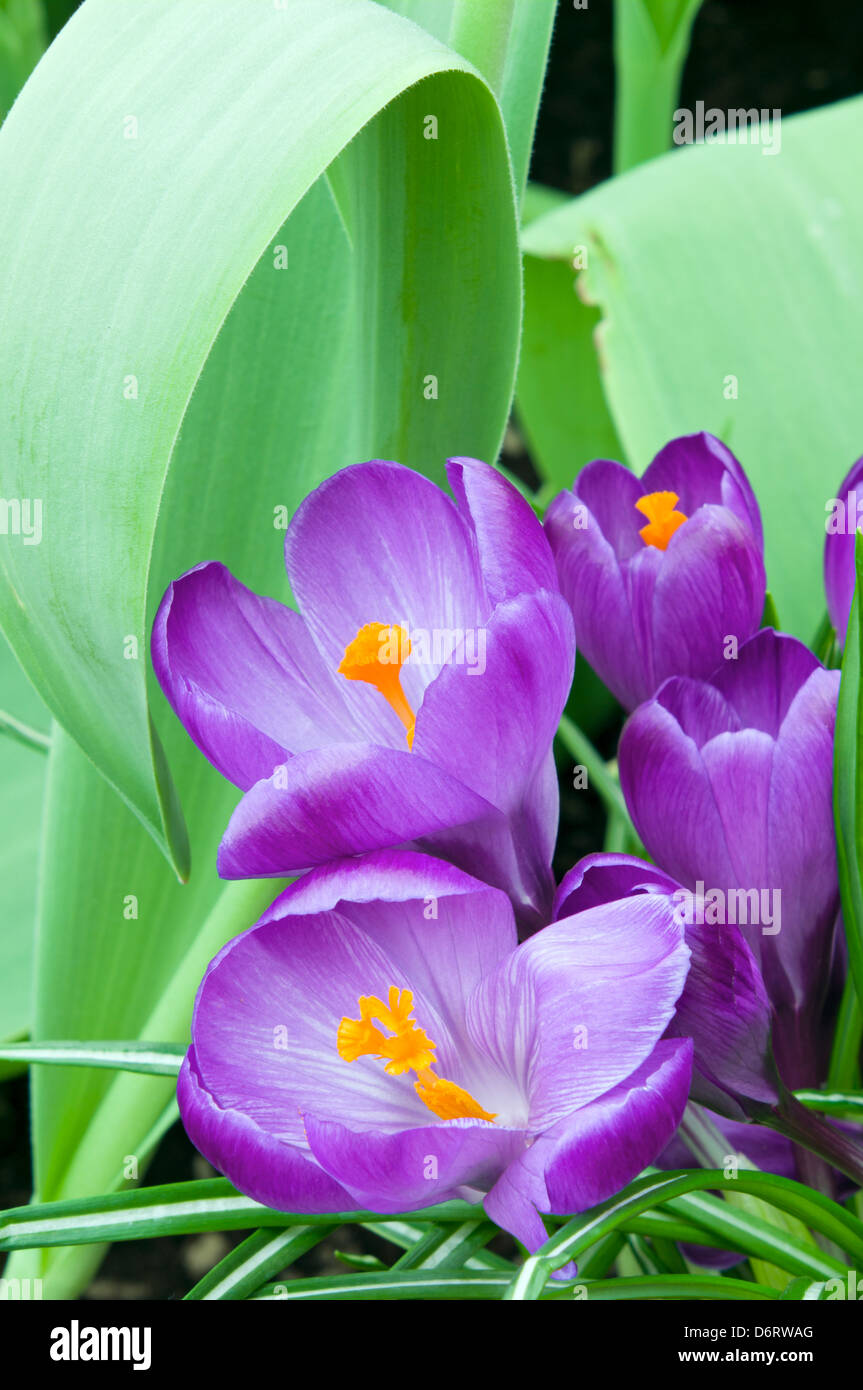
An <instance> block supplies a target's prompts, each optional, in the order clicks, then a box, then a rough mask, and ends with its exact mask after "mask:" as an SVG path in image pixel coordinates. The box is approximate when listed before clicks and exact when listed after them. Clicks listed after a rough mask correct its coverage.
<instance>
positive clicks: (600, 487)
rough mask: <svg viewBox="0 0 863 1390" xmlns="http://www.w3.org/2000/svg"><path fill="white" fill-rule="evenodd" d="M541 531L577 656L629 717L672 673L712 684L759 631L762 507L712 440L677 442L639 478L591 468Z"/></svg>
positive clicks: (602, 464)
mask: <svg viewBox="0 0 863 1390" xmlns="http://www.w3.org/2000/svg"><path fill="white" fill-rule="evenodd" d="M545 528H546V534H547V536H548V538H549V541H550V542H551V547H552V550H553V551H554V556H555V560H556V562H557V571H558V577H559V581H560V587H561V591H562V592H563V595H564V597H565V598H566V599H567V601H568V603H569V605H570V608H571V609H572V613H573V616H574V618H575V627H576V633H577V634H578V642H579V647H580V649H581V652H582V654H583V655H584V656H585V657H586V659H587V660H588V661H589V662H590V664H591V666H593V668H594V670H595V671H596V672H597V674H598V675H599V676H600V677H601V678H602V680H603V681H605V683H606V685H607V686H608V687H609V689H610V690H611V691H613V693H614V694H615V695H616V696H617V698H618V699H619V700H620V702H621V704H623V705H624V706H625V708H626V709H630V710H631V709H634V708H635V706H636V705H638V704H640V703H641V701H642V700H646V699H649V697H650V696H651V695H653V694H654V693H655V692H656V690H657V689H658V688H659V686H660V685H661V684H662V682H663V681H664V680H666V679H667V678H668V677H669V676H677V675H681V676H708V675H709V674H710V673H711V671H713V670H714V669H715V667H716V666H717V664H718V663H719V662H720V661H721V660H722V658H723V655H724V654H725V652H726V651H727V650H728V649H729V646H730V645H731V644H730V643H729V638H731V639H733V645H734V646H736V647H739V646H740V645H741V644H742V643H743V642H745V641H746V639H747V638H748V637H751V635H752V634H753V633H754V632H755V631H756V630H757V628H758V624H759V622H760V621H761V614H762V612H763V609H764V595H765V574H764V559H763V549H764V542H763V535H762V530H761V517H760V514H759V511H758V503H757V502H756V500H755V496H754V494H753V492H752V489H751V487H750V486H749V483H748V481H747V479H746V475H745V473H744V472H743V469H742V468H741V466H740V464H739V463H738V461H737V459H736V458H735V457H734V455H733V454H732V453H731V452H730V451H729V450H728V449H726V447H725V445H724V444H722V443H721V441H720V440H718V439H716V438H714V436H713V435H711V434H692V435H686V436H684V437H682V438H680V439H673V440H672V441H671V443H669V444H667V445H666V446H665V448H664V449H662V450H660V452H659V453H658V454H657V455H656V458H655V459H654V460H653V462H652V463H651V464H650V467H649V468H648V469H647V471H646V473H645V474H644V476H643V477H642V478H640V479H639V478H636V477H635V475H634V474H633V473H631V472H630V471H629V469H628V468H624V467H623V465H622V464H619V463H613V462H611V461H610V460H608V459H599V460H597V461H595V462H594V463H591V464H588V466H587V467H586V468H585V469H583V471H582V472H581V473H580V474H579V475H578V478H577V479H576V481H575V484H574V485H573V488H572V490H571V491H569V492H562V493H560V495H559V496H558V497H556V498H555V500H554V501H553V502H552V504H551V506H550V507H549V509H548V514H547V516H546V521H545Z"/></svg>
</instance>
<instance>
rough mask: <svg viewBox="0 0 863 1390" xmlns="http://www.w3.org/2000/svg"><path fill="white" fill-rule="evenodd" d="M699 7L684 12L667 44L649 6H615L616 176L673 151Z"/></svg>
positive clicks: (635, 1) (629, 1)
mask: <svg viewBox="0 0 863 1390" xmlns="http://www.w3.org/2000/svg"><path fill="white" fill-rule="evenodd" d="M697 9H698V4H697V3H694V4H689V5H684V6H682V7H681V13H680V18H679V19H678V20H677V21H676V22H675V25H674V28H673V31H672V32H671V33H670V34H669V35H668V36H667V42H665V43H663V41H662V39H661V37H660V35H659V34H658V33H657V31H656V28H655V27H654V18H653V16H652V14H651V6H650V4H649V3H647V0H615V5H614V65H615V93H616V95H615V104H614V172H615V173H616V174H622V173H625V172H626V170H627V169H632V168H634V167H635V165H636V164H643V163H644V161H645V160H648V159H654V158H655V157H656V156H657V155H660V154H664V153H665V152H666V150H668V149H669V148H670V147H671V135H672V124H673V119H674V109H675V105H676V103H677V96H678V92H679V90H680V77H681V73H682V72H683V64H684V63H685V61H686V55H687V52H688V50H689V35H690V31H691V28H692V21H693V19H694V17H695V13H696V11H697Z"/></svg>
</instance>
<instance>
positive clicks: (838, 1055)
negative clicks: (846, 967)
mask: <svg viewBox="0 0 863 1390" xmlns="http://www.w3.org/2000/svg"><path fill="white" fill-rule="evenodd" d="M861 1044H863V1009H861V1008H860V1000H859V998H858V996H857V990H856V988H855V985H854V976H853V975H852V974H851V973H850V971H849V973H848V978H847V980H846V981H845V990H844V992H843V994H842V1003H841V1005H840V1007H839V1018H838V1021H837V1024H836V1033H835V1035H834V1038H833V1052H832V1055H831V1057H830V1071H829V1073H828V1076H827V1090H828V1091H853V1090H856V1088H857V1085H858V1083H859V1080H860V1047H861Z"/></svg>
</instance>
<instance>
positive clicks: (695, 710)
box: [618, 677, 734, 889]
mask: <svg viewBox="0 0 863 1390" xmlns="http://www.w3.org/2000/svg"><path fill="white" fill-rule="evenodd" d="M672 696H673V697H674V699H675V701H676V702H677V706H676V707H679V704H680V702H681V701H683V700H684V699H685V700H686V703H687V708H688V709H689V710H690V711H691V712H692V717H693V720H694V719H697V720H698V721H699V724H700V726H702V727H708V728H711V729H717V730H718V728H719V727H720V721H722V720H723V719H724V716H725V715H726V713H727V706H726V705H725V702H724V701H723V700H722V697H721V696H720V695H719V694H718V692H717V691H716V690H715V689H713V687H711V686H709V685H707V684H706V683H704V682H696V681H693V680H691V679H689V678H687V677H681V678H675V679H674V680H672V681H669V682H667V684H666V685H664V686H663V688H662V690H661V692H660V695H659V697H657V698H656V699H653V700H650V701H648V702H647V703H645V704H643V705H641V706H639V708H638V709H637V710H636V711H635V713H634V714H632V715H630V717H629V719H628V720H627V722H626V725H625V726H624V730H623V733H622V735H621V738H620V745H619V747H618V766H619V769H620V783H621V787H622V788H623V793H624V796H625V798H626V804H627V807H628V808H629V813H630V815H631V816H632V819H633V821H634V823H635V827H636V829H637V831H638V833H639V835H640V836H641V839H642V841H643V842H644V845H645V847H646V849H647V851H648V853H649V854H650V855H651V857H652V858H653V859H656V860H658V862H659V863H660V864H661V865H662V867H663V868H664V869H665V870H666V871H667V872H668V873H670V874H671V875H672V876H673V877H674V878H676V879H677V881H678V882H679V883H682V884H683V885H684V886H685V887H686V888H690V889H694V887H695V884H696V882H697V881H698V880H699V879H701V880H702V881H704V882H706V883H707V885H708V887H714V886H722V887H726V886H728V885H729V884H731V883H733V882H734V873H733V869H732V865H731V860H730V857H729V854H728V847H727V845H726V843H725V835H724V829H723V822H722V818H721V816H720V814H719V810H718V808H717V806H716V803H715V801H714V800H713V796H712V793H711V788H710V779H709V776H708V773H707V769H706V768H705V766H704V760H703V758H702V755H701V750H700V747H699V745H698V743H697V742H696V740H695V738H693V737H691V736H690V735H688V734H687V733H686V732H684V730H683V729H682V728H681V724H680V723H679V722H678V720H677V718H675V715H674V714H673V713H672V712H671V711H670V710H669V709H667V708H666V704H665V702H666V700H669V701H670V700H671V698H672Z"/></svg>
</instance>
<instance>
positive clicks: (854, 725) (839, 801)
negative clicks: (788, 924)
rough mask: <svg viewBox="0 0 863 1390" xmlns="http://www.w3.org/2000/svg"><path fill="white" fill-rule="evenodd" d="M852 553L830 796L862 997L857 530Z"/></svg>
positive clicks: (861, 580) (862, 696) (860, 566)
mask: <svg viewBox="0 0 863 1390" xmlns="http://www.w3.org/2000/svg"><path fill="white" fill-rule="evenodd" d="M854 556H855V563H856V566H857V583H856V588H855V592H854V602H853V604H852V607H851V617H850V619H849V622H848V631H847V634H846V637H845V655H844V657H843V660H842V679H841V684H840V686H839V709H838V712H837V715H836V739H835V756H834V781H833V801H834V811H835V815H836V852H837V857H838V861H839V886H840V888H841V890H842V919H843V921H844V923H845V939H846V941H847V942H848V960H849V963H850V966H851V973H852V976H853V979H854V985H855V991H856V995H857V998H858V999H863V759H861V753H863V678H861V672H863V623H861V621H860V603H861V598H860V596H861V594H863V536H860V535H858V536H857V541H856V546H855V551H854ZM858 1017H859V1010H858ZM855 1033H856V1029H855Z"/></svg>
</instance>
